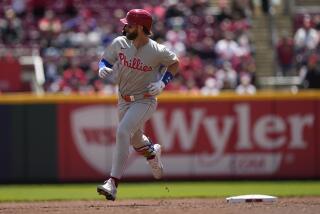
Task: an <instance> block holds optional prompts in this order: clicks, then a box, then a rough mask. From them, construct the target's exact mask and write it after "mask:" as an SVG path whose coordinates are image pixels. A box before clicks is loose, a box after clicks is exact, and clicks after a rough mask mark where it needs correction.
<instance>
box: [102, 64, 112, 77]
mask: <svg viewBox="0 0 320 214" xmlns="http://www.w3.org/2000/svg"><path fill="white" fill-rule="evenodd" d="M111 72H112V69H111V68H108V67H102V68H100V69H99V77H100V78H102V79H104V78H106V77H107V76H108V75H109V74H111Z"/></svg>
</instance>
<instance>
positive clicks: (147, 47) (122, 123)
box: [97, 9, 179, 200]
mask: <svg viewBox="0 0 320 214" xmlns="http://www.w3.org/2000/svg"><path fill="white" fill-rule="evenodd" d="M120 21H121V22H122V23H123V24H124V28H123V36H119V37H117V38H115V39H114V40H113V41H112V43H111V44H110V45H109V46H108V47H107V49H106V51H105V52H104V54H103V56H102V59H101V60H100V62H99V76H100V77H101V78H106V77H107V76H108V75H110V74H111V73H113V74H114V73H115V74H116V75H115V76H116V83H117V84H118V86H119V99H118V108H119V126H118V129H117V135H116V145H115V152H114V153H113V159H112V169H111V173H110V178H109V179H108V180H107V181H105V183H104V184H103V185H98V187H97V191H98V193H99V194H101V195H104V196H105V197H106V199H107V200H115V199H116V194H117V187H118V183H119V180H120V179H121V176H122V175H123V172H124V169H125V165H126V161H127V159H128V155H129V146H130V144H131V145H132V146H133V148H134V149H135V150H136V151H137V152H138V153H140V154H141V155H143V156H144V157H145V158H146V159H147V162H148V163H149V165H150V168H151V171H152V174H153V176H154V178H155V179H160V178H161V177H162V175H163V165H162V162H161V157H160V156H161V145H159V144H153V143H152V142H151V141H150V139H149V138H148V137H147V136H146V135H144V134H143V130H142V127H143V125H144V123H145V122H146V121H147V120H149V119H150V118H151V116H152V114H153V113H154V112H155V111H156V107H157V100H156V96H157V95H159V94H160V93H161V92H162V91H163V89H164V88H165V87H166V85H167V84H168V83H169V82H170V81H171V80H172V79H173V77H174V76H175V74H176V73H177V70H178V65H179V61H178V58H177V56H176V55H175V54H174V53H173V52H171V51H169V50H168V49H167V48H166V47H165V46H163V45H161V44H158V43H157V42H155V41H153V40H152V39H150V38H149V36H150V35H151V25H152V16H151V15H150V13H148V12H147V11H145V10H142V9H133V10H130V11H129V12H128V13H127V15H126V17H125V18H123V19H121V20H120ZM163 67H166V68H167V69H166V71H165V72H164V73H163V72H162V73H161V72H159V71H160V70H161V68H163Z"/></svg>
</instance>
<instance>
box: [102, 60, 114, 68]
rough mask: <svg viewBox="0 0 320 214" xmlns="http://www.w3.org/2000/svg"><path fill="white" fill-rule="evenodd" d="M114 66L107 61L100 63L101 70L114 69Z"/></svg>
mask: <svg viewBox="0 0 320 214" xmlns="http://www.w3.org/2000/svg"><path fill="white" fill-rule="evenodd" d="M112 66H113V65H111V64H110V63H109V62H108V61H107V60H105V59H101V60H100V62H99V69H100V68H103V67H108V68H112Z"/></svg>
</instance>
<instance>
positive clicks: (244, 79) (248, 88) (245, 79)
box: [236, 74, 256, 95]
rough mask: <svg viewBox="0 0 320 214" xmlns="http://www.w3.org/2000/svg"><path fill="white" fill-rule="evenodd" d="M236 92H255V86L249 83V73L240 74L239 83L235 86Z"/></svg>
mask: <svg viewBox="0 0 320 214" xmlns="http://www.w3.org/2000/svg"><path fill="white" fill-rule="evenodd" d="M236 93H237V94H241V95H243V94H255V93H256V87H255V86H254V85H253V84H251V78H250V76H249V75H246V74H245V75H242V76H241V77H240V84H239V85H238V86H237V88H236Z"/></svg>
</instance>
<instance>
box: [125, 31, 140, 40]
mask: <svg viewBox="0 0 320 214" xmlns="http://www.w3.org/2000/svg"><path fill="white" fill-rule="evenodd" d="M126 37H127V39H129V40H135V39H136V38H137V37H138V32H137V31H133V32H131V33H128V32H126Z"/></svg>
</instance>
